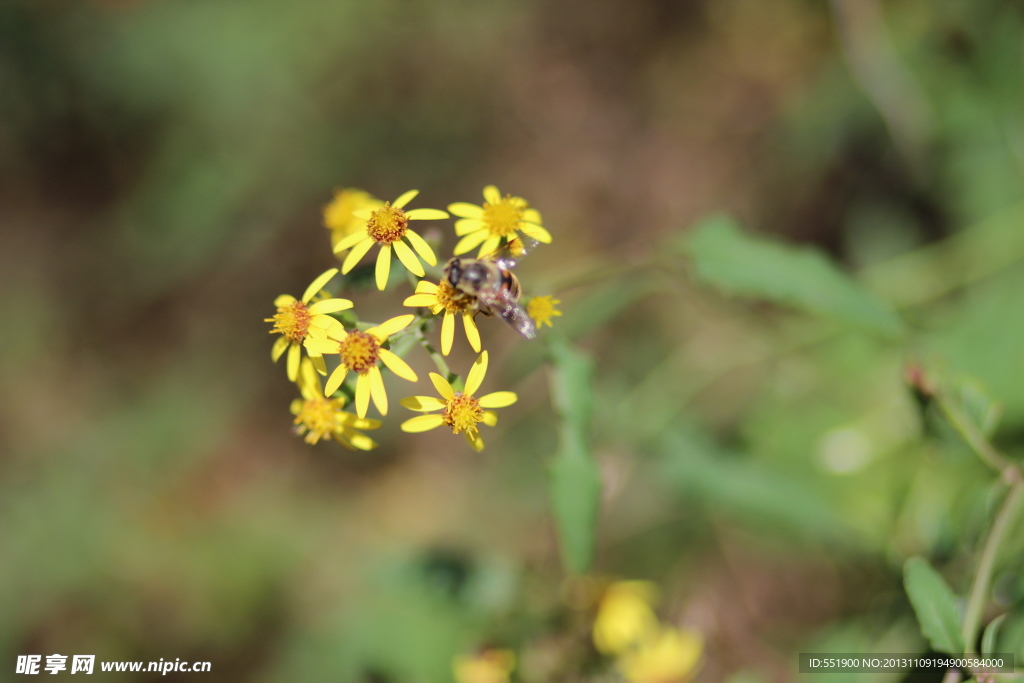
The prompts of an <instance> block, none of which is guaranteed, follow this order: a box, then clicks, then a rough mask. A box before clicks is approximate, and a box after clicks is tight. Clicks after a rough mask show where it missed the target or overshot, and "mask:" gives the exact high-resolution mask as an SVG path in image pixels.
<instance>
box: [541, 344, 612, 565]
mask: <svg viewBox="0 0 1024 683" xmlns="http://www.w3.org/2000/svg"><path fill="white" fill-rule="evenodd" d="M551 355H552V360H553V362H554V371H553V373H552V377H551V395H552V402H553V403H554V406H555V410H556V411H557V412H558V414H559V417H560V418H561V426H560V429H559V445H558V453H557V454H556V455H555V457H554V460H553V461H552V463H551V468H550V475H551V506H552V509H553V512H554V517H555V525H556V527H557V529H558V539H559V545H560V547H561V551H562V559H563V561H564V562H565V564H566V566H567V567H568V568H569V570H570V571H572V572H576V573H582V572H585V571H587V569H588V568H589V567H590V564H591V562H592V561H593V557H594V545H595V542H596V536H597V515H598V510H599V507H600V500H601V477H600V473H599V471H598V467H597V464H596V463H595V462H594V459H593V457H592V456H591V453H590V447H589V445H588V443H587V432H588V428H589V425H590V416H591V412H592V410H593V390H592V386H591V379H592V376H593V362H592V361H591V360H590V359H589V358H588V357H587V356H585V355H584V354H582V353H580V352H579V351H577V350H575V349H573V348H572V347H571V346H569V344H568V343H567V342H565V341H564V340H559V339H553V340H552V342H551Z"/></svg>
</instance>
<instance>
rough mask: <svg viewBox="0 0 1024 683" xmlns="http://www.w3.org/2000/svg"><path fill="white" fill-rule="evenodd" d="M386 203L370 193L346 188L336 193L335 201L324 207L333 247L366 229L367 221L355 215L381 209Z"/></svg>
mask: <svg viewBox="0 0 1024 683" xmlns="http://www.w3.org/2000/svg"><path fill="white" fill-rule="evenodd" d="M382 206H384V202H382V201H381V200H379V199H377V198H376V197H374V196H373V195H372V194H370V193H369V192H364V191H363V190H357V189H355V188H351V187H346V188H343V189H340V190H335V191H334V199H332V200H331V203H330V204H327V205H325V206H324V227H325V228H327V229H328V230H330V231H331V246H332V247H333V246H335V245H337V244H338V242H340V241H341V240H342V239H344V238H345V237H348V236H349V235H351V234H352V233H354V232H356V231H357V230H360V229H364V228H366V221H365V220H364V219H362V218H359V217H358V216H356V215H355V212H356V211H362V210H363V209H371V210H374V209H379V208H380V207H382Z"/></svg>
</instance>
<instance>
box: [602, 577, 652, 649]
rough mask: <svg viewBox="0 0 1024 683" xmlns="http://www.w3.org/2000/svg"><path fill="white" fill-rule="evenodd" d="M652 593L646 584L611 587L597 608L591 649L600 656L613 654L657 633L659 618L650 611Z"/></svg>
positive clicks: (642, 582) (629, 582) (648, 584)
mask: <svg viewBox="0 0 1024 683" xmlns="http://www.w3.org/2000/svg"><path fill="white" fill-rule="evenodd" d="M655 592H656V588H655V586H654V584H652V583H650V582H648V581H619V582H617V583H614V584H612V585H611V586H610V587H609V588H608V590H607V591H605V594H604V596H602V598H601V604H600V605H599V606H598V609H597V619H595V620H594V631H593V638H594V647H596V648H597V649H598V651H599V652H601V653H603V654H606V655H616V654H619V653H621V652H624V651H626V650H628V649H629V648H631V647H635V646H636V645H637V643H640V642H643V641H646V640H649V639H650V638H652V637H653V635H654V634H656V633H657V630H658V617H656V616H655V615H654V610H653V609H651V603H652V602H653V601H654V596H655Z"/></svg>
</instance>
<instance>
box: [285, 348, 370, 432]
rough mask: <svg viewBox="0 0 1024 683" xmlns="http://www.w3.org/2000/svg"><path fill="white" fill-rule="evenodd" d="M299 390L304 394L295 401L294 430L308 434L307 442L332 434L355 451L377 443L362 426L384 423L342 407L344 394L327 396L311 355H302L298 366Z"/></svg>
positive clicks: (292, 408)
mask: <svg viewBox="0 0 1024 683" xmlns="http://www.w3.org/2000/svg"><path fill="white" fill-rule="evenodd" d="M299 391H300V392H301V393H302V398H297V399H295V400H294V401H292V405H291V411H292V415H294V416H295V431H296V432H298V433H299V434H305V437H304V439H305V441H306V443H308V444H315V443H317V442H318V441H320V439H323V438H325V437H330V438H332V439H334V440H335V441H337V442H338V443H340V444H341V445H342V446H344V447H345V448H347V449H349V450H353V451H354V450H361V451H368V450H370V449H371V448H376V447H377V444H376V443H375V442H374V440H373V439H371V438H370V437H368V436H366V434H363V433H362V432H361V431H359V430H360V429H377V428H379V427H380V425H381V423H380V422H379V421H378V420H368V419H365V418H360V417H356V416H355V415H353V414H352V413H349V412H346V411H344V410H342V407H344V405H345V399H344V398H325V397H324V389H323V387H322V386H321V385H320V377H319V375H317V371H316V369H315V368H314V367H313V363H312V362H311V361H310V360H309V359H308V358H304V359H302V365H301V366H300V367H299Z"/></svg>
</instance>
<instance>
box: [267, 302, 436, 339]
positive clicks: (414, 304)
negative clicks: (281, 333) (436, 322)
mask: <svg viewBox="0 0 1024 683" xmlns="http://www.w3.org/2000/svg"><path fill="white" fill-rule="evenodd" d="M436 303H437V296H436V295H434V294H413V295H412V296H409V297H406V298H405V301H403V302H402V305H403V306H417V307H426V308H429V307H431V306H433V305H435V304H436ZM282 339H283V337H282Z"/></svg>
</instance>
